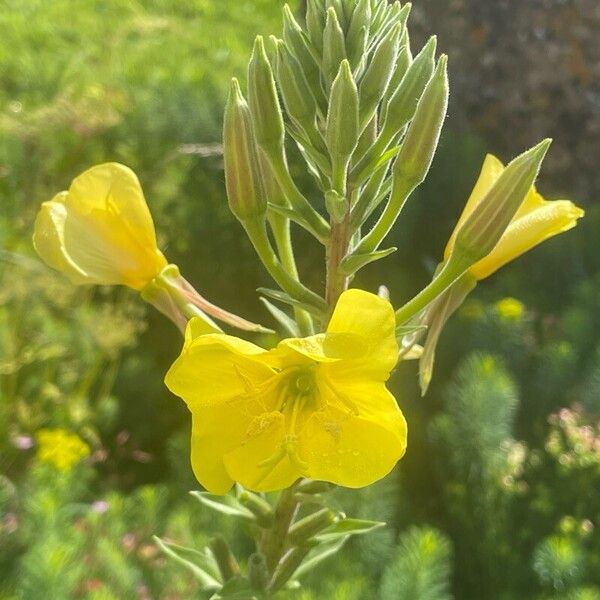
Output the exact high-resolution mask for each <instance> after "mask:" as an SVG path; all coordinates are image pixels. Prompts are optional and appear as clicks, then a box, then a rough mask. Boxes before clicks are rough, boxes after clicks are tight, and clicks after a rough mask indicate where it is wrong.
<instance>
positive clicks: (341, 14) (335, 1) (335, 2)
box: [327, 0, 348, 31]
mask: <svg viewBox="0 0 600 600" xmlns="http://www.w3.org/2000/svg"><path fill="white" fill-rule="evenodd" d="M344 1H345V0H327V8H328V9H329V8H332V9H333V10H335V14H336V15H337V18H338V21H339V24H340V27H341V28H342V31H345V30H346V29H347V25H348V19H347V18H346V14H347V13H346V8H345V6H344Z"/></svg>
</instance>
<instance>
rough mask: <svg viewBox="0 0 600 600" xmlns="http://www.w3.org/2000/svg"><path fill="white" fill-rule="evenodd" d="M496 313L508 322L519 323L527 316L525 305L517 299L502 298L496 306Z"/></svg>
mask: <svg viewBox="0 0 600 600" xmlns="http://www.w3.org/2000/svg"><path fill="white" fill-rule="evenodd" d="M495 309H496V312H497V313H498V314H499V315H500V317H502V318H503V319H505V320H507V321H519V320H521V319H522V318H523V315H524V314H525V305H524V304H523V303H522V302H521V301H520V300H517V299H516V298H502V300H498V302H496V304H495Z"/></svg>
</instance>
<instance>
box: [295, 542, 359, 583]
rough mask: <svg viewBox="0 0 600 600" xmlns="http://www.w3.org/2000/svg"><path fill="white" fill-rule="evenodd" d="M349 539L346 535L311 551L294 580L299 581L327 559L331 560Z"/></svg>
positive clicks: (298, 569)
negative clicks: (299, 578) (298, 579)
mask: <svg viewBox="0 0 600 600" xmlns="http://www.w3.org/2000/svg"><path fill="white" fill-rule="evenodd" d="M349 537H350V536H349V535H346V536H344V537H341V538H337V539H334V540H333V541H331V542H326V543H324V544H319V545H318V546H316V547H315V548H314V550H311V552H310V553H309V555H308V556H307V558H306V560H304V562H303V563H302V564H301V565H300V566H299V567H298V568H297V569H296V572H295V573H294V575H293V578H294V579H297V578H298V577H301V576H302V575H304V574H305V573H307V572H308V571H310V570H311V569H314V568H315V567H316V566H317V565H318V564H320V563H321V562H323V561H324V560H325V559H326V558H329V557H330V556H331V555H332V554H336V553H337V552H338V551H339V550H340V549H341V547H342V546H343V545H344V544H345V543H346V540H347V539H348V538H349Z"/></svg>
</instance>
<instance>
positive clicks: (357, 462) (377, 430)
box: [300, 408, 406, 488]
mask: <svg viewBox="0 0 600 600" xmlns="http://www.w3.org/2000/svg"><path fill="white" fill-rule="evenodd" d="M403 440H404V441H402V440H400V439H399V438H398V436H397V435H395V434H393V433H391V432H390V431H389V430H388V429H387V428H385V427H382V426H381V425H380V424H379V423H377V422H374V421H370V420H369V419H365V418H363V417H355V416H352V415H350V414H348V413H347V412H344V411H341V410H338V409H335V408H329V409H327V410H325V411H320V412H316V413H314V414H313V415H312V416H311V417H310V419H308V421H307V422H306V425H305V426H304V428H303V430H302V432H301V434H300V456H301V458H302V460H303V461H305V462H306V463H307V465H308V471H307V473H306V474H307V475H308V476H309V477H311V478H313V479H318V480H323V481H330V482H332V483H336V484H338V485H342V486H345V487H350V488H358V487H364V486H367V485H370V484H371V483H373V482H375V481H377V480H378V479H381V478H382V477H385V475H387V474H388V473H389V472H390V471H391V470H392V469H393V468H394V465H395V464H396V462H397V461H398V460H399V459H400V458H401V457H402V456H403V454H404V452H405V450H406V427H405V428H404V436H403Z"/></svg>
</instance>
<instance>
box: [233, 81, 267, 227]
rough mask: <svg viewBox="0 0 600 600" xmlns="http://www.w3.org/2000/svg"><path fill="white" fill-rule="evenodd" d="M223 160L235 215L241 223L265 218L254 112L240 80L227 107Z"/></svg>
mask: <svg viewBox="0 0 600 600" xmlns="http://www.w3.org/2000/svg"><path fill="white" fill-rule="evenodd" d="M223 157H224V160H225V184H226V187H227V199H228V200H229V208H230V209H231V212H232V213H233V214H234V215H235V216H236V217H237V218H238V219H239V220H240V221H245V220H247V219H256V218H261V217H264V215H265V213H266V211H267V202H266V200H265V197H264V195H263V193H262V191H261V189H260V178H259V170H258V169H259V167H258V148H257V146H256V140H255V138H254V133H253V130H252V118H251V115H250V109H249V108H248V104H247V103H246V100H245V99H244V97H243V95H242V91H241V90H240V86H239V83H238V81H237V79H233V80H232V82H231V88H230V90H229V97H228V99H227V105H226V107H225V117H224V122H223Z"/></svg>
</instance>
